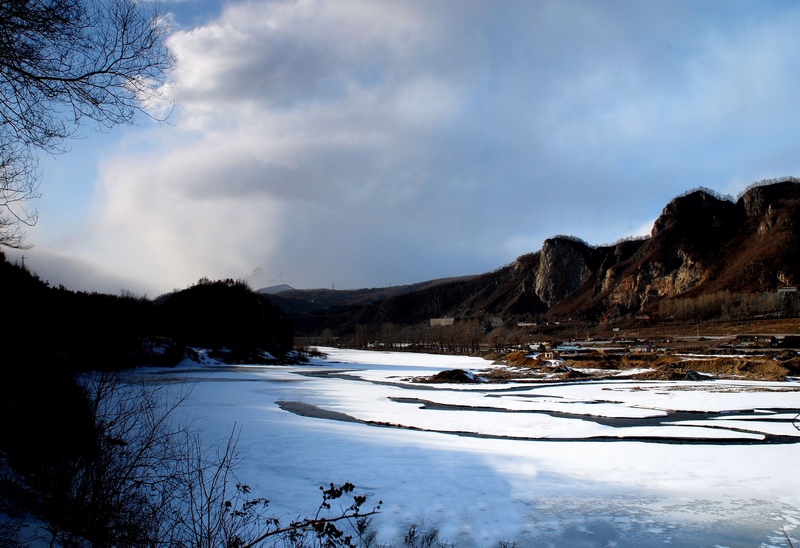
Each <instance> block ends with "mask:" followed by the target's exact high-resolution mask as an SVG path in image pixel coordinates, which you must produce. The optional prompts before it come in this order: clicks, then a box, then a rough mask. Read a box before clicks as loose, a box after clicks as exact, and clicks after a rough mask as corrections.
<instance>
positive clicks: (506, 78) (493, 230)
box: [8, 0, 800, 296]
mask: <svg viewBox="0 0 800 548" xmlns="http://www.w3.org/2000/svg"><path fill="white" fill-rule="evenodd" d="M162 8H163V9H164V10H166V11H168V12H170V13H171V20H172V25H173V33H172V35H171V37H170V39H169V46H170V48H171V49H172V50H173V52H174V53H175V54H176V56H177V59H178V64H177V68H176V72H175V74H174V75H173V81H172V82H171V83H170V84H169V85H168V86H167V88H166V89H165V90H164V91H165V92H166V93H167V95H168V96H169V97H170V98H171V99H172V100H173V101H175V104H176V109H175V111H174V113H173V114H172V116H171V118H170V120H169V123H168V124H157V123H154V122H152V121H150V120H148V119H147V118H145V117H142V118H141V119H140V120H138V123H137V124H136V125H135V126H125V127H117V128H114V129H113V130H111V131H110V132H107V133H100V134H97V133H92V132H89V131H85V132H83V133H82V134H81V135H80V139H77V140H75V141H74V142H72V143H71V148H72V150H71V152H69V153H68V154H66V155H62V156H58V157H55V158H43V159H42V172H43V173H42V185H41V190H42V192H43V197H42V198H41V199H39V200H37V201H36V203H35V204H34V205H35V206H36V207H37V208H38V210H39V214H40V220H39V223H38V225H37V226H36V227H34V228H33V229H31V230H30V231H29V240H30V242H31V243H32V244H33V245H34V248H33V249H32V250H29V251H25V252H24V253H25V256H26V264H27V265H28V266H29V267H30V268H31V269H32V270H34V271H36V272H37V273H39V274H40V276H42V278H44V279H47V280H49V281H50V282H51V283H55V284H58V283H63V284H64V285H66V286H67V287H70V288H73V289H81V290H97V291H104V292H111V293H117V292H118V291H119V290H120V289H127V290H131V291H134V292H137V293H140V294H141V293H146V294H148V295H149V296H155V295H158V294H160V293H163V292H165V291H170V290H172V289H174V288H182V287H186V286H188V285H190V284H192V283H194V282H195V281H197V280H198V279H199V278H201V277H203V276H208V277H210V278H219V277H234V278H248V279H249V280H250V281H251V284H252V285H253V286H255V287H263V286H266V285H274V284H277V283H288V284H290V285H292V286H294V287H299V288H311V287H331V286H332V285H333V284H335V286H336V287H337V288H358V287H378V286H386V285H398V284H406V283H413V282H418V281H424V280H429V279H433V278H439V277H445V276H457V275H464V274H477V273H482V272H486V271H490V270H493V269H495V268H497V267H500V266H502V265H505V264H508V263H510V262H512V261H513V260H514V259H515V258H516V257H517V256H519V255H521V254H524V253H528V252H531V251H536V250H538V249H540V248H541V244H542V242H543V240H544V239H545V238H547V237H550V236H553V235H556V234H571V235H574V236H577V237H580V238H582V239H584V240H586V241H588V242H589V243H592V244H604V243H609V242H613V241H615V240H617V239H619V238H623V237H627V236H631V235H638V234H644V233H647V232H649V229H650V228H651V225H652V222H653V221H654V220H655V218H656V217H657V216H658V214H659V213H660V211H661V209H662V208H663V207H664V206H665V205H666V204H667V202H668V201H669V200H670V199H671V198H673V197H674V196H675V195H677V194H680V193H682V192H684V191H686V190H689V189H691V188H694V187H698V186H705V187H709V188H712V189H714V190H717V191H719V192H721V193H723V194H734V195H735V194H737V193H738V192H740V191H741V190H743V189H744V188H745V187H746V186H747V185H748V184H750V183H753V182H755V181H758V180H761V179H765V178H773V177H780V176H785V175H795V176H797V175H800V157H798V154H797V152H798V150H800V132H798V131H797V128H798V127H800V124H798V121H800V120H798V118H800V108H799V107H800V89H798V88H800V33H798V32H797V30H798V29H800V5H797V4H796V3H793V2H769V1H765V0H759V1H746V2H745V1H739V2H737V1H731V0H725V1H705V2H703V1H694V2H680V1H669V2H666V1H665V2H659V1H647V2H639V1H636V2H634V1H601V0H591V1H572V0H559V1H538V2H536V1H528V0H524V1H522V0H521V1H497V2H490V1H469V0H458V1H455V0H453V1H437V2H430V1H412V0H409V1H402V2H400V1H375V0H337V1H329V2H323V1H314V0H295V1H257V2H238V1H235V0H227V1H222V2H213V1H209V0H203V1H192V0H185V1H183V2H162ZM8 255H9V257H11V258H12V259H13V258H15V257H17V256H18V253H16V252H9V253H8Z"/></svg>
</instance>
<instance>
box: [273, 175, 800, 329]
mask: <svg viewBox="0 0 800 548" xmlns="http://www.w3.org/2000/svg"><path fill="white" fill-rule="evenodd" d="M799 244H800V180H798V179H795V178H784V179H780V180H770V181H766V182H762V183H758V184H755V185H753V186H751V187H750V188H748V189H747V190H746V191H745V192H743V193H742V194H741V195H740V196H739V197H738V199H736V200H733V199H732V198H729V197H723V196H720V195H718V194H716V193H714V192H713V191H710V190H708V189H696V190H693V191H689V192H687V193H686V194H683V195H681V196H678V197H676V198H674V199H673V200H672V201H670V203H668V204H667V205H666V207H664V209H663V211H662V213H661V215H660V216H659V217H658V219H657V220H656V221H655V223H654V225H653V229H652V231H651V234H650V237H647V238H640V239H628V240H623V241H620V242H617V243H615V244H612V245H606V246H592V245H589V244H587V243H586V242H584V241H582V240H580V239H578V238H574V237H570V236H555V237H552V238H548V239H547V240H545V241H544V243H543V245H542V249H541V250H540V251H537V252H535V253H530V254H527V255H523V256H521V257H519V258H518V259H517V260H516V261H515V262H514V263H512V264H510V265H508V266H505V267H502V268H500V269H498V270H496V271H494V272H491V273H487V274H483V275H478V276H470V277H466V278H456V279H447V280H438V281H432V282H425V283H422V284H414V285H412V286H402V288H381V289H371V290H358V291H354V292H342V293H340V292H335V291H333V290H318V291H316V292H309V291H294V292H281V293H279V294H278V295H277V297H278V298H279V299H280V300H278V301H276V304H278V306H281V307H282V308H283V309H284V311H286V312H288V313H291V314H292V315H294V316H295V322H296V325H297V326H298V331H301V332H307V333H311V332H318V331H319V330H320V329H323V328H328V329H331V330H334V331H335V332H348V331H349V332H352V330H353V329H354V328H355V326H356V325H358V324H370V325H376V324H380V323H384V322H392V323H395V324H409V325H410V324H416V323H420V322H425V321H427V320H428V319H430V318H436V317H453V318H460V319H473V320H480V321H483V320H485V319H486V318H489V317H497V316H500V317H503V318H509V319H516V320H518V321H524V320H528V319H532V318H542V317H544V318H547V319H553V320H558V319H567V318H574V319H581V320H584V321H589V322H597V321H609V320H618V319H625V318H636V317H640V318H641V317H648V318H665V317H666V315H667V314H670V313H671V314H674V313H675V312H674V310H673V309H674V308H675V307H674V306H672V307H671V305H674V304H675V303H678V302H680V303H683V306H684V309H685V308H686V306H687V303H689V304H690V305H692V306H695V305H697V304H698V303H699V302H700V300H703V302H704V303H705V302H711V301H712V300H714V299H716V300H714V302H715V303H717V304H715V305H714V306H715V307H716V308H714V309H713V310H711V311H706V312H705V313H706V314H713V313H714V310H717V309H719V313H722V310H723V308H721V307H727V308H725V310H727V311H728V312H729V311H730V307H731V306H739V307H745V306H749V305H748V304H747V303H746V302H744V300H743V297H741V296H739V297H737V295H752V296H755V295H758V294H762V293H772V294H774V293H775V292H777V290H778V289H779V288H782V287H787V286H797V285H800V257H799V256H798V251H800V245H799ZM284 298H285V299H290V301H287V302H283V303H282V302H281V301H282V300H283V299H284ZM737 299H738V300H737ZM745 300H746V299H745ZM312 301H313V302H312ZM717 301H718V302H717ZM288 302H290V303H292V306H288V304H287V303H288ZM748 302H749V301H748ZM301 303H303V304H302V305H301ZM704 306H705V305H704Z"/></svg>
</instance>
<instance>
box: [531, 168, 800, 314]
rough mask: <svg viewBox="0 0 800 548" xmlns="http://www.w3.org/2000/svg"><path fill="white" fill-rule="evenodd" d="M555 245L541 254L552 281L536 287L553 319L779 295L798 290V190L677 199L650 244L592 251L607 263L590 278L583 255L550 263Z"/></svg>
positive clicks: (784, 186)
mask: <svg viewBox="0 0 800 548" xmlns="http://www.w3.org/2000/svg"><path fill="white" fill-rule="evenodd" d="M551 247H553V246H551V245H548V242H545V246H544V247H543V248H542V264H543V265H545V264H548V265H550V264H551V263H552V266H551V268H549V271H547V275H548V276H549V278H550V280H538V279H537V284H539V285H541V286H542V289H541V292H540V295H541V296H542V300H543V301H545V302H546V303H547V304H548V306H549V307H550V311H549V314H550V315H552V316H561V317H574V316H580V315H588V316H590V317H594V318H595V319H596V318H598V317H617V316H625V315H638V314H643V313H649V312H651V311H653V310H655V309H656V308H657V307H658V303H659V302H660V301H662V300H664V299H669V298H672V297H683V296H698V295H700V294H703V293H714V292H717V291H733V292H736V291H742V292H764V291H767V292H769V291H775V290H776V289H777V287H780V286H784V285H798V284H800V256H799V255H800V254H798V251H800V184H798V183H797V182H793V181H792V182H781V183H776V184H771V185H766V186H757V187H754V188H751V189H749V190H748V191H747V192H745V193H744V194H743V195H742V196H741V198H740V199H739V200H738V201H737V202H736V203H734V202H733V201H731V200H729V199H725V198H721V197H718V196H715V195H714V194H713V193H711V192H706V191H703V190H697V191H694V192H690V193H688V194H686V195H683V196H680V197H678V198H675V199H674V200H672V201H671V202H670V203H669V204H667V206H666V207H665V208H664V210H663V211H662V214H661V215H660V216H659V218H658V219H657V220H656V222H655V223H654V225H653V230H652V232H651V237H650V238H649V239H648V240H647V241H645V242H643V243H641V245H640V246H639V247H638V248H636V249H635V250H634V251H632V252H630V253H625V252H623V250H621V249H620V245H617V246H616V247H615V248H613V249H599V248H597V249H594V250H593V253H595V254H598V253H599V254H602V255H603V260H602V262H601V263H600V264H599V265H598V267H597V268H596V269H592V268H589V271H588V272H587V262H586V261H585V257H586V256H587V254H586V253H577V252H575V250H573V251H572V252H567V251H565V250H559V251H560V252H559V253H552V255H553V256H554V257H556V258H557V260H556V258H554V259H547V260H546V258H545V256H546V255H547V254H546V253H545V249H546V248H551ZM562 247H563V246H562ZM556 249H558V247H556ZM581 259H584V260H581ZM567 270H570V271H571V272H567ZM539 272H540V273H542V274H544V273H545V270H544V269H543V268H541V267H540V270H539ZM537 278H538V276H537ZM554 280H556V281H557V280H563V281H562V282H560V283H557V282H555V281H554ZM576 284H578V285H579V286H578V287H576Z"/></svg>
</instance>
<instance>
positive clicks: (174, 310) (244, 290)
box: [0, 254, 293, 371]
mask: <svg viewBox="0 0 800 548" xmlns="http://www.w3.org/2000/svg"><path fill="white" fill-rule="evenodd" d="M0 283H2V284H3V286H4V287H5V288H6V290H7V291H8V293H9V295H10V296H12V297H13V303H12V304H10V306H9V307H8V313H9V314H10V315H11V317H12V318H13V321H10V322H7V325H6V331H5V334H6V336H7V339H6V340H8V341H10V344H8V345H7V348H6V349H5V355H4V360H3V363H4V364H5V365H7V366H8V367H9V368H11V369H15V370H18V369H19V368H20V367H23V368H24V367H27V366H29V365H31V366H32V365H33V364H36V366H37V367H52V368H54V369H60V370H70V371H76V370H111V369H126V368H129V367H133V366H136V365H146V364H154V365H174V364H175V363H177V362H178V361H180V360H181V359H182V358H183V357H184V355H185V353H186V351H187V349H188V348H189V347H192V346H199V347H204V348H211V349H219V350H222V349H225V350H226V351H227V354H228V357H229V358H230V359H233V360H238V359H239V358H237V357H235V356H239V357H241V358H244V357H245V356H246V357H247V359H248V360H249V361H253V360H255V361H259V359H258V357H259V355H262V354H264V353H268V354H271V355H274V356H283V355H285V354H286V352H288V351H289V350H291V348H292V339H293V331H292V324H291V321H290V320H288V319H286V318H285V317H284V316H283V315H282V314H281V312H280V311H279V310H278V309H277V308H276V307H275V306H273V305H272V304H271V303H270V302H269V301H268V300H266V299H265V298H264V297H263V296H261V295H258V294H257V293H255V292H253V291H252V290H251V289H250V288H249V287H247V286H246V284H244V283H243V282H236V281H233V280H225V281H218V282H212V281H210V280H205V279H204V280H201V281H200V282H199V283H198V284H196V285H194V286H192V287H190V288H188V289H185V290H183V291H177V292H174V293H171V294H169V295H166V296H164V297H162V298H160V299H159V300H158V301H150V300H148V299H146V298H138V297H134V296H129V295H125V296H115V295H106V294H101V293H85V292H75V291H70V290H68V289H66V288H64V287H51V286H50V285H49V284H47V283H45V282H43V281H42V280H40V279H39V278H38V277H36V276H35V275H34V274H32V273H30V272H28V271H27V270H26V269H25V268H23V267H21V266H19V265H15V264H11V263H9V262H8V261H7V260H6V259H5V256H3V255H2V254H0ZM220 357H221V358H223V359H225V357H226V355H225V354H220Z"/></svg>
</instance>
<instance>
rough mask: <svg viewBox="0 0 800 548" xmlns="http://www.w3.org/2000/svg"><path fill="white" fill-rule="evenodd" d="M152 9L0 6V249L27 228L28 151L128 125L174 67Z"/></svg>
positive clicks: (37, 0)
mask: <svg viewBox="0 0 800 548" xmlns="http://www.w3.org/2000/svg"><path fill="white" fill-rule="evenodd" d="M168 31H169V29H168V27H167V25H166V22H165V18H164V17H163V15H162V14H161V12H160V11H159V10H158V8H157V7H154V8H152V9H151V10H148V9H146V8H145V7H144V5H143V4H142V3H140V2H137V1H136V0H8V1H3V2H0V209H2V210H3V213H2V214H1V215H0V245H7V246H11V247H19V246H21V245H23V241H22V226H23V225H31V224H33V223H35V222H36V214H35V212H29V211H27V210H25V209H24V205H23V202H25V201H27V200H30V199H31V198H35V197H37V196H38V191H37V189H38V181H39V174H38V171H37V169H36V154H37V151H45V152H47V153H51V154H55V153H61V152H65V151H66V145H65V141H66V140H67V139H68V138H70V137H71V136H73V135H74V134H75V133H76V132H77V131H78V129H79V128H80V127H82V126H91V127H93V128H94V129H100V130H102V129H107V128H110V127H112V126H115V125H118V124H123V123H131V122H132V121H133V120H134V117H135V115H136V114H137V112H148V107H150V106H153V105H155V104H156V103H157V102H158V101H159V100H160V99H161V97H160V89H162V85H163V83H164V82H165V81H166V78H167V74H168V73H169V71H170V70H171V68H172V67H173V64H174V58H173V57H172V55H171V53H170V52H169V50H168V49H167V47H166V44H165V38H166V35H167V33H168Z"/></svg>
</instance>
